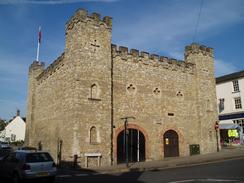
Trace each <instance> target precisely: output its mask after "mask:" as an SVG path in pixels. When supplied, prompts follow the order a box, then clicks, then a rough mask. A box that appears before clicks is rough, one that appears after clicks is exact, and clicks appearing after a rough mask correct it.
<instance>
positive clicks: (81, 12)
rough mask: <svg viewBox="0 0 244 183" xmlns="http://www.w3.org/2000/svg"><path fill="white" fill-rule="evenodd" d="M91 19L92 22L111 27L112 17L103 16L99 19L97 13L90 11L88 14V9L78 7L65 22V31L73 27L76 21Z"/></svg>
mask: <svg viewBox="0 0 244 183" xmlns="http://www.w3.org/2000/svg"><path fill="white" fill-rule="evenodd" d="M88 21H92V22H93V23H94V24H97V25H98V26H100V25H104V26H105V27H106V28H107V29H112V18H111V17H109V16H105V17H103V19H101V16H100V14H99V13H96V12H94V13H92V14H91V15H88V11H87V10H85V9H78V10H77V11H76V12H75V14H74V15H73V16H72V17H71V18H70V20H69V21H68V22H67V23H66V32H67V31H68V30H71V29H73V27H74V25H75V24H77V23H78V22H88Z"/></svg>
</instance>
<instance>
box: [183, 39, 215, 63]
mask: <svg viewBox="0 0 244 183" xmlns="http://www.w3.org/2000/svg"><path fill="white" fill-rule="evenodd" d="M199 53H201V54H202V55H206V56H209V57H213V49H212V48H210V47H206V46H204V45H200V44H197V43H192V44H191V45H189V46H186V47H185V60H187V57H188V56H189V55H190V54H199Z"/></svg>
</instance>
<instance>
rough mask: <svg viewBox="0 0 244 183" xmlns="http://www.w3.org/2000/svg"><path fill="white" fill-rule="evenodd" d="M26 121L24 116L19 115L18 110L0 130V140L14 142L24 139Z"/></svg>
mask: <svg viewBox="0 0 244 183" xmlns="http://www.w3.org/2000/svg"><path fill="white" fill-rule="evenodd" d="M25 130H26V123H25V118H22V117H20V113H19V111H17V114H16V116H15V117H14V118H13V119H12V120H11V121H10V122H9V123H8V124H7V126H6V127H5V129H4V130H3V131H1V132H0V141H2V142H16V141H24V140H25Z"/></svg>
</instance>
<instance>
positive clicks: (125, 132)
mask: <svg viewBox="0 0 244 183" xmlns="http://www.w3.org/2000/svg"><path fill="white" fill-rule="evenodd" d="M121 119H122V120H124V144H125V162H126V166H127V167H128V166H129V156H128V155H129V148H128V135H129V131H128V119H135V117H133V116H129V117H128V116H127V117H123V118H121Z"/></svg>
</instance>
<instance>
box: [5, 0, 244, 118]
mask: <svg viewBox="0 0 244 183" xmlns="http://www.w3.org/2000/svg"><path fill="white" fill-rule="evenodd" d="M200 4H201V0H170V1H169V0H52V1H49V0H0V118H4V119H10V118H12V117H13V116H14V115H15V113H16V109H17V108H18V109H20V111H21V114H22V116H25V113H26V99H27V87H28V81H27V79H28V67H29V65H30V64H31V63H32V62H33V61H34V60H35V58H36V47H37V32H38V26H39V25H41V26H42V35H43V36H42V45H41V49H40V60H41V61H43V62H45V63H46V66H47V65H49V64H50V63H51V62H52V61H53V60H55V58H57V57H58V56H59V55H60V54H61V53H62V52H63V50H64V45H65V35H64V32H65V30H64V27H65V23H66V22H67V21H68V20H69V18H70V17H71V16H72V15H73V14H74V12H75V10H77V9H78V8H84V9H87V10H88V11H89V13H92V12H99V13H100V14H101V15H102V16H106V15H108V16H111V17H113V31H112V40H113V43H114V44H117V45H122V46H127V47H129V48H136V49H138V50H144V51H147V52H149V53H155V54H158V55H162V56H168V57H173V58H177V59H183V55H184V47H185V46H186V45H188V44H191V43H192V42H193V37H194V32H195V27H196V22H197V17H198V14H199V9H200ZM201 12H202V13H201V16H200V21H199V27H198V31H197V35H196V39H195V42H198V43H201V44H204V45H206V46H210V47H212V48H214V50H215V68H216V69H215V75H216V76H220V75H224V74H228V73H232V72H235V71H239V70H243V69H244V60H243V58H244V1H243V0H203V6H202V11H201Z"/></svg>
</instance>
